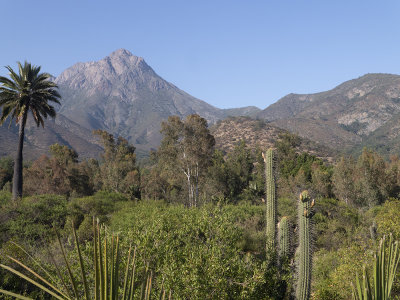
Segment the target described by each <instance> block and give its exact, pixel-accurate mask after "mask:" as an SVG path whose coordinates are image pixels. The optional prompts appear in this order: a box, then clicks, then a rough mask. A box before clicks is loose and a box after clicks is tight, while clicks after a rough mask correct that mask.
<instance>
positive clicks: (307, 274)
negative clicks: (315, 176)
mask: <svg viewBox="0 0 400 300" xmlns="http://www.w3.org/2000/svg"><path fill="white" fill-rule="evenodd" d="M313 206H314V200H311V198H310V196H309V195H308V192H307V191H303V192H302V193H301V194H300V199H299V202H298V221H299V249H298V250H299V254H298V255H299V256H298V274H297V287H296V299H298V300H307V299H309V298H310V286H311V269H312V254H311V233H310V231H311V217H312V211H311V209H312V207H313Z"/></svg>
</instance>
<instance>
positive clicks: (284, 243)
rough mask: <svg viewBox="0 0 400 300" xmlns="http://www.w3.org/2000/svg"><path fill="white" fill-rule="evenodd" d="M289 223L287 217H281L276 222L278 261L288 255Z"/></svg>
mask: <svg viewBox="0 0 400 300" xmlns="http://www.w3.org/2000/svg"><path fill="white" fill-rule="evenodd" d="M289 243H290V238H289V223H288V218H287V217H282V218H281V221H280V222H279V223H278V255H279V259H280V261H282V260H284V259H285V258H287V257H288V256H289V251H290V244H289Z"/></svg>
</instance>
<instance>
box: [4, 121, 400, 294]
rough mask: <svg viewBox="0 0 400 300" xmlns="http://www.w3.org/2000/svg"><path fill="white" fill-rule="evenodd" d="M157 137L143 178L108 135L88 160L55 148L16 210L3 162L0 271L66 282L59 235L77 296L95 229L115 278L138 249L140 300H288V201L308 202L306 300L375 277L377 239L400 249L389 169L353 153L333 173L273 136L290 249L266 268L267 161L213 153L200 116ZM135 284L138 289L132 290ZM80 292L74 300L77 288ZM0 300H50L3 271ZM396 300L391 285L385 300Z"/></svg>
mask: <svg viewBox="0 0 400 300" xmlns="http://www.w3.org/2000/svg"><path fill="white" fill-rule="evenodd" d="M161 133H162V136H163V140H162V142H161V145H160V147H159V148H158V150H157V151H155V152H153V153H152V154H151V157H150V159H149V160H148V161H146V162H142V163H141V164H140V166H139V165H138V163H137V161H136V156H135V147H133V146H132V145H131V144H129V143H128V141H127V140H125V139H123V138H121V137H114V136H113V135H111V134H109V133H107V132H106V131H100V130H99V131H95V132H94V134H95V136H96V137H97V138H98V140H99V141H100V143H101V144H102V146H103V148H104V152H103V153H102V156H101V159H99V160H96V159H85V160H80V158H79V157H78V155H77V153H76V152H75V151H74V150H73V149H70V148H68V147H66V146H61V145H58V144H55V145H52V146H51V147H50V150H49V153H50V156H45V155H43V156H41V157H40V158H39V159H37V160H35V161H32V162H25V164H24V168H23V175H24V186H23V190H24V197H23V198H21V199H17V200H12V197H11V193H10V191H11V181H12V176H13V160H12V159H11V158H7V157H2V158H0V189H2V192H1V193H0V206H1V208H0V220H1V222H0V263H1V264H3V265H7V266H12V267H13V268H14V269H16V270H18V271H19V272H26V270H24V269H23V267H21V265H18V264H17V263H16V262H15V261H12V260H10V258H9V257H14V258H17V259H18V260H20V261H21V262H23V263H25V264H27V265H29V266H31V267H32V268H33V269H34V270H35V271H36V272H38V273H40V274H41V276H45V275H46V274H43V270H41V269H40V268H39V267H38V264H37V263H35V261H36V262H40V264H41V265H42V266H44V267H45V268H46V269H48V270H49V274H50V275H52V276H54V277H55V278H56V274H57V272H58V271H57V268H55V267H54V262H55V263H56V265H57V266H58V269H59V270H60V272H61V274H67V267H66V266H65V265H64V264H63V263H62V261H63V259H62V256H63V254H62V251H61V250H60V248H59V247H58V246H57V243H58V242H57V235H59V236H60V237H61V239H60V241H61V243H62V245H63V247H64V248H65V250H66V255H67V259H68V261H70V265H71V274H73V276H74V277H75V278H76V279H77V280H78V279H79V278H80V276H81V274H80V272H81V270H80V268H79V265H80V264H79V260H80V257H81V258H82V259H83V260H82V261H83V264H84V265H85V266H86V272H87V273H88V286H93V284H94V283H93V280H94V279H93V274H92V271H91V270H93V262H92V255H93V254H92V250H93V243H92V242H93V229H92V228H93V217H95V218H96V219H98V222H99V224H104V225H106V226H107V229H106V231H107V232H109V233H112V232H113V233H115V234H118V236H119V239H120V248H121V253H122V254H121V255H122V256H121V258H120V264H121V268H120V269H121V270H122V271H120V273H119V275H118V276H119V277H121V278H123V277H124V272H125V271H124V270H125V266H126V264H127V263H128V261H127V258H126V257H127V256H124V255H123V253H126V251H127V250H128V248H129V247H130V246H134V247H136V248H135V249H136V251H137V252H136V253H137V256H136V265H135V266H136V268H137V270H138V274H145V272H147V271H146V270H151V272H152V273H151V274H152V275H151V276H152V277H151V278H152V289H151V293H150V294H151V299H153V298H156V297H158V296H159V295H162V293H163V291H165V290H166V291H169V292H171V297H172V298H173V299H294V297H296V289H297V285H298V279H299V275H297V274H298V272H297V271H296V270H297V269H298V266H296V263H295V261H296V260H297V259H296V255H298V254H295V251H296V248H297V246H298V245H299V244H300V243H301V241H300V238H299V236H300V235H299V231H301V228H302V227H301V225H300V224H299V220H300V219H299V216H298V208H297V207H298V202H299V200H298V199H299V194H300V192H302V191H303V190H308V194H309V195H310V199H311V198H312V199H314V201H313V203H314V204H312V206H313V212H312V218H311V219H310V220H311V223H310V224H311V227H312V230H311V237H312V242H311V250H310V251H311V252H312V258H313V259H312V261H313V267H312V272H311V293H310V294H309V296H307V297H310V298H312V299H351V297H352V283H353V284H355V278H356V274H358V276H359V277H361V276H362V275H361V274H362V272H363V267H364V266H366V270H367V273H368V274H370V273H371V271H372V267H373V265H372V264H373V256H374V251H375V250H377V248H378V247H379V240H380V239H381V238H382V237H383V236H385V235H386V236H389V235H390V234H391V235H392V236H393V238H394V239H395V240H398V239H399V238H400V218H398V211H399V209H400V200H399V197H400V195H399V192H400V160H399V158H398V157H395V156H393V157H391V158H390V160H385V159H384V158H383V157H381V156H380V155H379V154H377V153H375V152H373V151H370V150H368V149H364V150H363V152H362V154H361V155H360V156H359V157H357V158H353V157H341V158H339V159H338V160H337V161H336V162H335V163H332V164H330V163H327V162H326V161H323V160H322V159H320V158H317V156H315V155H311V154H309V153H307V152H301V151H298V143H299V139H298V137H297V136H295V135H291V134H288V133H286V132H282V133H280V134H279V136H278V137H279V138H278V139H277V141H276V142H275V143H274V144H273V145H271V146H272V147H273V148H274V149H275V150H274V153H275V158H274V164H275V171H274V172H275V173H274V174H275V177H276V194H277V200H276V203H277V205H276V209H277V211H276V218H277V220H282V218H283V217H285V218H284V219H285V220H286V221H287V224H288V232H290V234H289V237H288V240H289V242H288V243H289V245H290V246H288V248H287V257H288V259H287V260H286V261H282V260H280V262H279V263H271V261H275V260H274V259H272V258H271V251H269V250H268V243H269V242H268V240H269V233H268V232H269V231H268V221H269V220H270V217H268V216H269V214H268V209H267V207H266V206H267V205H266V203H268V201H269V200H268V195H267V196H266V190H267V191H268V189H267V187H266V174H265V162H264V159H263V156H262V153H264V154H265V153H266V152H265V151H266V150H267V149H265V148H260V147H249V146H248V145H247V144H246V142H245V141H240V140H239V141H237V143H235V145H233V147H232V148H231V149H228V151H224V150H223V149H219V148H218V147H216V145H215V144H216V143H215V139H214V136H213V135H212V134H211V133H210V131H209V129H208V127H207V122H206V121H205V120H204V119H202V118H200V117H199V116H197V115H190V116H188V117H187V118H186V119H180V118H179V117H170V118H169V119H168V121H165V122H163V123H162V130H161ZM267 177H268V176H267ZM310 203H311V202H310ZM306 214H308V211H307V212H305V213H304V215H306ZM72 228H74V229H75V230H76V233H77V237H78V241H79V244H80V252H81V255H79V254H78V252H77V251H76V247H75V246H76V245H75V244H76V241H75V239H74V238H73V231H72ZM54 229H55V230H54ZM109 242H110V243H112V241H111V240H110V241H109ZM15 243H16V244H18V245H21V246H22V247H23V248H24V249H26V251H27V253H29V254H30V256H28V255H27V254H26V253H24V252H23V251H22V250H21V248H19V247H18V246H17V245H16V244H15ZM272 252H274V251H272ZM33 259H34V260H33ZM49 274H47V275H49ZM146 274H147V273H146ZM47 275H46V276H47ZM143 276H144V275H139V276H138V277H136V279H135V280H136V282H137V283H140V282H143V280H144V277H143ZM61 278H64V279H65V280H66V278H67V275H65V276H61ZM135 280H134V281H135ZM55 281H56V283H57V284H58V285H59V286H63V285H66V287H67V288H68V287H69V288H71V287H70V286H69V283H68V282H67V283H65V282H64V283H63V282H62V281H60V279H55ZM78 281H79V280H78ZM79 282H80V281H79ZM121 282H122V279H121ZM77 287H78V290H79V291H83V290H84V288H83V286H82V283H78V284H77ZM120 288H121V289H122V286H121V287H120ZM0 289H2V290H7V291H10V292H15V293H18V294H24V295H26V296H28V297H31V298H34V299H40V298H46V297H47V296H46V295H45V293H44V292H43V291H42V290H41V289H39V288H37V287H36V286H34V285H32V284H31V283H28V282H27V281H25V280H22V279H21V278H20V277H18V276H17V275H15V274H13V273H11V272H10V271H8V270H6V269H0ZM136 293H137V295H139V294H140V293H141V290H140V287H138V288H137V289H136ZM82 295H83V294H82ZM399 296H400V284H399V282H398V280H397V281H395V284H394V286H393V291H392V297H399ZM0 297H1V296H0Z"/></svg>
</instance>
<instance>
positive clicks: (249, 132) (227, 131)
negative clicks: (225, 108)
mask: <svg viewBox="0 0 400 300" xmlns="http://www.w3.org/2000/svg"><path fill="white" fill-rule="evenodd" d="M210 131H211V134H213V135H214V137H215V146H216V148H218V149H220V150H223V151H225V152H230V151H231V150H232V149H233V148H234V147H235V146H236V145H237V144H238V143H239V142H240V141H242V140H243V141H245V142H246V145H247V146H248V147H249V148H250V149H253V150H254V149H256V148H257V147H259V148H261V149H268V148H270V147H274V144H275V142H276V141H277V140H278V139H279V136H280V135H281V134H284V133H287V131H286V130H284V129H281V128H278V127H276V126H273V125H271V124H270V123H267V122H265V121H263V120H255V119H251V118H249V117H230V118H227V119H225V120H223V121H219V122H217V123H216V124H215V125H213V126H212V127H211V128H210ZM297 150H298V151H300V152H302V151H305V152H308V153H309V154H312V155H315V156H317V157H320V158H322V159H323V160H325V161H330V162H333V161H334V160H335V157H336V156H337V152H336V151H334V150H332V149H331V148H329V147H326V146H323V145H320V144H318V143H316V142H313V141H310V140H309V139H306V138H302V139H301V143H300V146H299V147H298V149H297Z"/></svg>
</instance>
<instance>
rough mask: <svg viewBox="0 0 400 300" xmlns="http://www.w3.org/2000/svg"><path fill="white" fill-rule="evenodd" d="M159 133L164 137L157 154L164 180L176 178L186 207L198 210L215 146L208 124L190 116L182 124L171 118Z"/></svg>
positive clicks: (176, 118)
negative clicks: (166, 177) (195, 207)
mask: <svg viewBox="0 0 400 300" xmlns="http://www.w3.org/2000/svg"><path fill="white" fill-rule="evenodd" d="M161 133H162V134H163V136H164V137H163V140H162V141H161V145H160V147H159V149H158V152H157V156H158V159H159V164H160V166H161V168H163V169H164V170H165V171H164V173H165V175H166V176H171V177H173V178H176V179H177V180H176V181H177V183H180V186H181V187H182V188H185V189H186V193H187V201H186V205H187V206H197V205H198V204H199V200H200V198H199V196H200V192H201V189H202V182H203V180H204V178H205V175H206V172H207V169H208V167H209V166H210V164H211V159H212V154H213V152H214V145H215V140H214V137H213V136H212V135H211V134H210V131H209V130H208V127H207V121H206V120H205V119H203V118H201V117H200V116H199V115H189V116H187V117H186V119H185V120H184V121H182V120H181V119H180V118H179V117H178V116H170V117H169V118H168V121H167V122H162V123H161Z"/></svg>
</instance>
